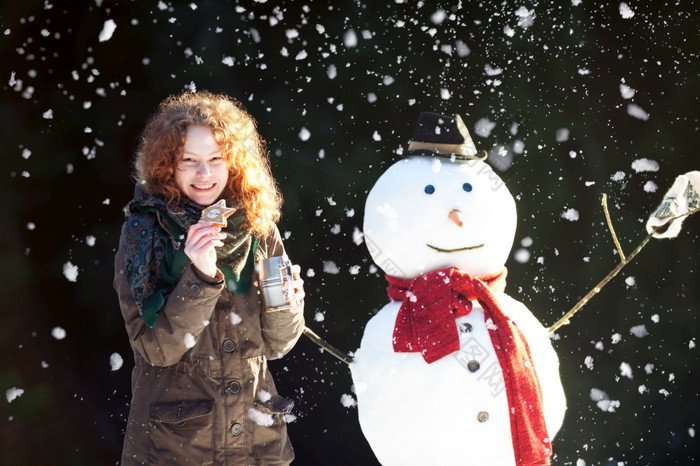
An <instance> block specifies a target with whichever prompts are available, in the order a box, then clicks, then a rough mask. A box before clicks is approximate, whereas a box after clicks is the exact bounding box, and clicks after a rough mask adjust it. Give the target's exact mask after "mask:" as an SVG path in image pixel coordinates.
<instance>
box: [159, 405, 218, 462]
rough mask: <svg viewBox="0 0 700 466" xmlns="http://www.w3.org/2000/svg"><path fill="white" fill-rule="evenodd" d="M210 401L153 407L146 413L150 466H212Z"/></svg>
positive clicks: (211, 406) (211, 407) (211, 408)
mask: <svg viewBox="0 0 700 466" xmlns="http://www.w3.org/2000/svg"><path fill="white" fill-rule="evenodd" d="M213 407H214V402H213V401H212V400H184V401H171V402H166V403H153V404H151V405H150V407H149V409H148V418H149V420H150V424H151V432H150V444H149V449H148V457H149V463H150V464H179V462H182V461H184V460H185V459H187V460H188V461H189V462H191V463H192V464H212V461H213V431H212V410H213Z"/></svg>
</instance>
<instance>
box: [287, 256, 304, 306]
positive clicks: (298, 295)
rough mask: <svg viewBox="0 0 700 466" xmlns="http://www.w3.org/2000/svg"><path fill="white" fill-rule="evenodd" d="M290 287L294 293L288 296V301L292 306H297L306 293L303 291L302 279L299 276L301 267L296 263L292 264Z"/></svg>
mask: <svg viewBox="0 0 700 466" xmlns="http://www.w3.org/2000/svg"><path fill="white" fill-rule="evenodd" d="M292 288H293V289H294V294H292V295H291V296H289V302H290V304H291V305H292V306H293V307H299V306H300V305H301V302H302V301H303V300H304V296H306V293H305V292H304V280H302V278H301V267H299V266H298V265H292Z"/></svg>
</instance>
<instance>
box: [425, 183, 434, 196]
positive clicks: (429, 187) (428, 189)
mask: <svg viewBox="0 0 700 466" xmlns="http://www.w3.org/2000/svg"><path fill="white" fill-rule="evenodd" d="M425 192H426V194H433V193H434V192H435V186H433V185H432V184H429V185H426V186H425Z"/></svg>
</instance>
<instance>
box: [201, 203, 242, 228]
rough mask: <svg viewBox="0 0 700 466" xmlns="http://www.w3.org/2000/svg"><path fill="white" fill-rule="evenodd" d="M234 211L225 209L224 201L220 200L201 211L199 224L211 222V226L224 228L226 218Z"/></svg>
mask: <svg viewBox="0 0 700 466" xmlns="http://www.w3.org/2000/svg"><path fill="white" fill-rule="evenodd" d="M235 211H236V209H235V208H234V209H232V208H229V207H226V201H225V200H223V199H221V200H220V201H219V202H217V203H216V204H212V205H210V206H209V207H207V208H206V209H204V210H203V211H202V217H201V218H200V219H199V221H200V222H211V223H212V224H213V225H215V226H218V227H221V228H226V225H227V222H226V218H227V217H230V216H231V215H233V213H234V212H235Z"/></svg>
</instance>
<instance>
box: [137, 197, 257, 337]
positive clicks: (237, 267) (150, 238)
mask: <svg viewBox="0 0 700 466" xmlns="http://www.w3.org/2000/svg"><path fill="white" fill-rule="evenodd" d="M233 207H236V206H235V205H233ZM204 208H205V207H203V206H200V205H198V204H196V203H194V202H192V201H191V200H189V199H183V201H182V202H180V203H179V204H175V205H168V204H166V202H165V201H164V200H163V199H161V198H159V197H156V196H152V195H149V194H148V193H146V192H145V191H144V190H143V189H142V188H141V187H140V186H137V187H136V189H135V192H134V199H133V200H132V201H131V202H130V203H129V204H127V206H126V207H125V209H124V211H125V214H126V229H125V236H124V263H125V269H126V276H127V279H128V282H129V287H130V288H131V291H132V293H133V295H134V298H135V299H136V307H137V308H138V310H139V314H140V315H141V318H142V319H143V321H144V322H145V323H146V325H148V326H149V327H153V326H154V325H155V323H156V318H157V317H158V313H159V312H160V310H161V308H162V307H163V305H164V304H165V300H166V298H167V297H168V295H169V294H170V293H171V292H172V290H173V289H174V288H175V285H176V284H177V282H178V281H179V279H180V276H181V275H182V272H183V270H184V268H185V266H187V265H188V264H189V263H190V260H189V258H188V257H187V256H186V255H185V252H184V247H185V239H186V237H187V231H188V230H189V228H190V226H191V225H193V224H195V223H197V222H198V221H199V219H200V217H201V213H202V210H203V209H204ZM244 222H245V211H244V210H243V209H241V208H239V209H238V210H236V212H235V213H234V214H233V215H232V216H231V217H229V219H228V225H227V227H226V228H225V229H223V230H222V233H224V234H225V235H226V238H225V239H224V240H223V243H224V245H223V246H222V247H220V248H217V250H216V254H217V265H218V267H219V270H221V272H222V273H223V275H224V277H225V280H226V286H227V288H228V289H229V291H232V292H234V293H237V294H240V295H245V294H247V293H248V291H249V290H250V283H251V278H252V274H253V268H254V262H255V253H256V251H257V247H258V243H259V238H258V237H257V236H254V235H252V234H251V232H250V230H248V229H245V228H242V225H243V224H244Z"/></svg>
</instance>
